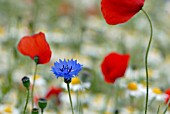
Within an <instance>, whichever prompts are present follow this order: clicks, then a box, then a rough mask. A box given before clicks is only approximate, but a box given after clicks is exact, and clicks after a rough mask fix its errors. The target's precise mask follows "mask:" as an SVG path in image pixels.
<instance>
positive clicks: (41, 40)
mask: <svg viewBox="0 0 170 114" xmlns="http://www.w3.org/2000/svg"><path fill="white" fill-rule="evenodd" d="M18 50H19V51H20V52H21V53H22V54H23V55H26V56H29V57H30V58H31V59H33V60H34V57H36V56H37V57H38V64H45V63H47V62H49V61H50V58H51V50H50V46H49V44H48V43H47V41H46V39H45V35H44V33H42V32H40V33H38V34H35V35H33V36H24V37H23V38H22V39H21V40H20V42H19V44H18Z"/></svg>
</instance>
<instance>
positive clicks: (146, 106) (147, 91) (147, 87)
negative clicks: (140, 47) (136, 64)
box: [141, 9, 153, 114]
mask: <svg viewBox="0 0 170 114" xmlns="http://www.w3.org/2000/svg"><path fill="white" fill-rule="evenodd" d="M141 10H142V11H143V13H144V14H145V16H146V17H147V19H148V21H149V24H150V39H149V43H148V46H147V50H146V54H145V70H146V104H145V114H147V108H148V95H149V77H148V53H149V49H150V46H151V42H152V34H153V29H152V22H151V19H150V17H149V15H148V14H147V13H146V12H145V10H144V9H141Z"/></svg>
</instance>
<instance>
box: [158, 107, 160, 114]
mask: <svg viewBox="0 0 170 114" xmlns="http://www.w3.org/2000/svg"><path fill="white" fill-rule="evenodd" d="M159 109H160V105H159V106H158V110H157V114H159Z"/></svg>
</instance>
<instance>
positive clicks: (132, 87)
mask: <svg viewBox="0 0 170 114" xmlns="http://www.w3.org/2000/svg"><path fill="white" fill-rule="evenodd" d="M128 89H129V90H133V91H134V90H137V89H138V86H137V84H136V83H135V82H130V83H129V84H128Z"/></svg>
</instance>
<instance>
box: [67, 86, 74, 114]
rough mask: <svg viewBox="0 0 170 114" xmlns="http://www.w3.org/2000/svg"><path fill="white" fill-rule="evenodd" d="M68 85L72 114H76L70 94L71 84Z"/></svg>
mask: <svg viewBox="0 0 170 114" xmlns="http://www.w3.org/2000/svg"><path fill="white" fill-rule="evenodd" d="M66 84H67V89H68V95H69V99H70V105H71V110H72V114H74V110H73V104H72V100H71V94H70V86H69V83H66Z"/></svg>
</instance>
